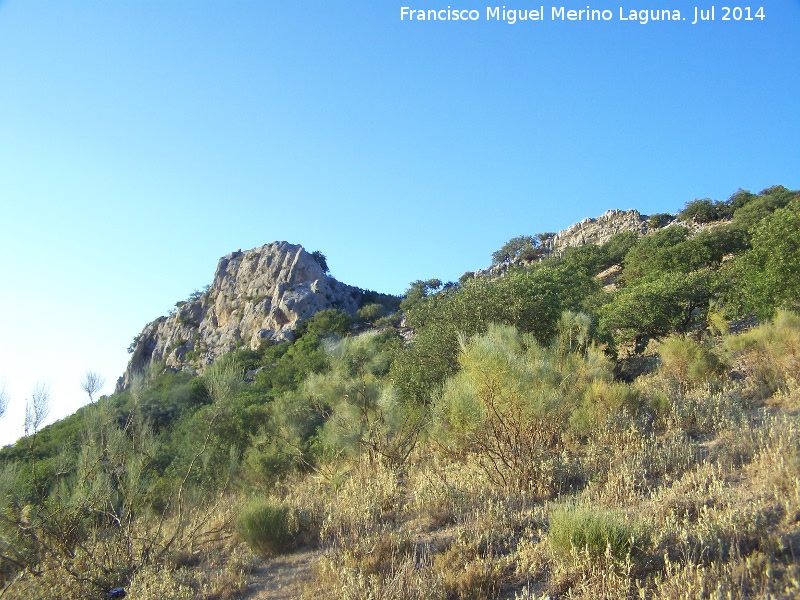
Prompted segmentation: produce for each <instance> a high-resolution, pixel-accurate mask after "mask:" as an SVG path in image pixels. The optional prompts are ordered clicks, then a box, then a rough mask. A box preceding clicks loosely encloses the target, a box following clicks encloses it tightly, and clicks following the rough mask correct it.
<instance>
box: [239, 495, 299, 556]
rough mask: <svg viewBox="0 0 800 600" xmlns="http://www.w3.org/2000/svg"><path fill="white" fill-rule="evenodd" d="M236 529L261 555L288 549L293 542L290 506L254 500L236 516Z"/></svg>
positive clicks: (269, 554) (254, 550)
mask: <svg viewBox="0 0 800 600" xmlns="http://www.w3.org/2000/svg"><path fill="white" fill-rule="evenodd" d="M236 531H237V532H238V533H239V535H240V536H242V539H243V540H244V541H245V542H246V543H247V545H248V546H249V547H250V548H251V549H252V550H253V552H255V553H257V554H258V555H260V556H263V557H267V556H271V555H274V554H278V553H280V552H284V551H286V550H287V549H288V548H289V547H290V545H291V542H292V539H293V536H292V532H291V531H290V530H289V508H288V507H287V506H284V505H280V504H274V503H272V502H269V501H267V500H254V501H252V502H250V503H249V504H248V505H246V506H245V507H244V508H243V509H242V512H240V513H239V516H238V517H237V518H236Z"/></svg>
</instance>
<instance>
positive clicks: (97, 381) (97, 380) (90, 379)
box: [81, 371, 106, 404]
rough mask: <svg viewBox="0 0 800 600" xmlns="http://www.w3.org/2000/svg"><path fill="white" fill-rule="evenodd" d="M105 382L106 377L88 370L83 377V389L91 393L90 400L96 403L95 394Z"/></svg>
mask: <svg viewBox="0 0 800 600" xmlns="http://www.w3.org/2000/svg"><path fill="white" fill-rule="evenodd" d="M105 382H106V379H105V377H103V376H102V375H100V374H99V373H95V372H94V371H86V374H85V375H84V376H83V379H81V389H82V390H83V391H84V392H86V393H87V394H88V395H89V402H91V403H92V404H94V395H95V394H96V393H97V392H99V391H100V390H101V389H102V387H103V384H105Z"/></svg>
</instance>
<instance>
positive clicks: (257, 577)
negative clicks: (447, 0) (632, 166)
mask: <svg viewBox="0 0 800 600" xmlns="http://www.w3.org/2000/svg"><path fill="white" fill-rule="evenodd" d="M487 258H488V257H487ZM492 262H493V266H492V267H491V268H489V269H487V270H485V271H484V272H482V273H481V272H478V273H466V274H465V276H464V277H462V278H461V279H460V281H459V282H457V283H456V282H450V283H444V284H443V282H441V281H439V280H435V279H433V280H427V281H423V280H419V281H415V282H413V283H412V284H411V285H410V287H409V289H408V291H407V293H406V295H405V297H404V298H403V299H402V301H401V300H400V299H397V298H393V297H390V296H385V295H381V294H377V293H374V292H365V291H362V290H357V289H356V288H352V287H350V286H347V285H345V284H342V283H340V282H337V281H335V280H333V279H332V278H329V277H327V275H325V270H326V269H325V265H324V256H322V255H321V254H319V253H316V254H309V253H307V252H305V250H303V249H302V248H301V247H300V246H294V245H291V244H287V243H285V242H276V243H274V244H268V245H266V246H263V247H261V248H257V249H254V250H251V251H247V252H236V253H232V254H230V255H227V256H226V257H223V258H222V259H221V260H220V263H219V266H218V267H217V270H216V274H215V276H214V280H213V282H212V283H211V285H210V286H209V288H208V290H206V291H204V292H198V293H197V294H195V295H194V297H193V298H190V299H189V300H187V301H186V302H183V303H178V305H177V306H176V310H175V312H174V313H173V314H172V315H169V316H167V317H163V318H162V319H159V320H157V321H155V322H154V323H151V324H149V325H148V326H147V327H145V329H144V330H143V332H142V334H141V335H140V336H138V337H137V339H136V341H135V343H134V344H133V345H132V350H133V356H132V360H131V365H129V368H128V371H127V372H126V375H125V376H124V378H123V379H122V380H121V383H120V387H119V389H118V391H117V392H116V393H115V394H113V395H112V396H109V397H103V398H101V399H98V400H96V401H95V402H92V403H90V404H88V405H86V406H84V407H83V408H82V409H80V410H79V411H78V412H77V413H76V414H75V415H72V416H71V417H69V418H67V419H65V420H63V421H60V422H58V423H55V424H53V425H50V426H48V427H41V416H42V415H43V414H46V407H47V403H48V401H49V398H47V396H46V395H44V394H40V395H36V396H34V397H33V398H32V402H31V404H30V406H29V421H28V434H29V435H27V437H25V438H23V439H22V440H20V441H19V442H17V444H15V445H14V446H13V447H7V448H4V449H3V450H2V451H0V461H1V462H2V463H3V471H2V476H1V477H0V498H2V499H3V500H2V502H3V504H2V512H0V561H2V570H0V576H1V577H2V583H3V585H4V586H5V588H4V592H3V593H4V594H5V596H6V597H8V598H14V599H17V598H20V599H21V598H25V599H27V600H36V599H39V598H42V599H44V598H50V597H53V596H57V597H63V598H98V599H99V598H102V597H103V596H104V594H105V593H106V592H107V591H108V590H110V589H111V588H114V587H116V586H125V587H126V589H127V590H128V592H129V595H130V597H135V598H140V599H142V600H150V599H153V600H155V599H156V598H159V599H160V598H165V597H168V598H177V599H184V598H185V599H189V598H201V599H204V600H211V599H217V598H228V599H233V598H259V599H265V598H281V597H286V595H285V594H286V593H289V592H287V590H290V591H291V592H290V593H291V595H292V596H293V597H301V598H343V597H347V598H367V597H372V598H407V599H412V598H413V599H431V600H433V599H441V598H447V599H479V598H509V599H512V598H513V599H517V598H519V599H520V600H522V599H528V598H546V597H550V598H553V599H555V598H609V599H610V598H653V599H656V598H658V599H661V598H666V599H675V600H678V599H679V598H686V597H720V598H728V597H730V598H754V599H764V600H766V599H767V598H795V597H797V596H798V594H800V583H799V582H800V571H798V568H797V564H796V558H795V557H796V556H797V555H798V553H800V527H799V526H798V524H799V523H800V483H799V482H800V420H798V419H800V416H799V415H798V412H799V411H800V387H798V381H800V378H798V372H800V362H798V357H800V316H799V315H798V310H799V309H800V301H799V300H798V299H800V193H798V192H797V191H792V190H788V189H786V188H783V187H781V186H776V187H773V188H769V189H767V190H764V191H762V192H760V193H758V194H753V193H750V192H746V191H743V190H739V191H737V192H736V193H734V194H733V195H732V196H731V197H730V198H729V199H727V200H725V201H719V202H714V201H711V200H695V201H693V202H689V203H687V204H686V206H685V207H684V209H683V210H681V211H679V212H678V213H677V214H675V215H670V214H666V213H665V214H660V215H650V216H643V215H640V214H639V213H638V212H636V211H626V212H623V211H609V212H607V213H605V214H604V215H602V216H601V217H598V218H595V219H587V220H584V221H583V222H581V223H579V224H576V225H573V226H572V227H570V228H568V229H567V230H565V231H562V232H560V233H559V234H552V233H539V234H536V233H531V234H529V235H528V234H526V235H522V236H518V237H516V238H512V239H511V240H510V241H509V242H508V243H507V244H506V245H505V246H503V247H502V248H500V249H498V251H497V252H495V253H494V255H493V256H492ZM401 324H402V328H401ZM401 332H402V333H408V332H413V335H406V336H401ZM409 340H410V341H409ZM293 552H298V554H296V555H292V556H288V555H290V554H291V553H293ZM282 557H284V558H282ZM282 585H284V587H283V588H282V587H281V586H282Z"/></svg>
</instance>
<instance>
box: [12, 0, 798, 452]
mask: <svg viewBox="0 0 800 600" xmlns="http://www.w3.org/2000/svg"><path fill="white" fill-rule="evenodd" d="M541 5H542V4H541V3H540V4H539V5H533V4H531V5H527V4H519V5H515V6H512V5H511V4H509V5H507V8H538V6H541ZM401 6H409V7H411V8H415V9H420V8H421V9H446V8H447V7H448V6H452V8H465V9H476V10H478V11H480V19H479V20H478V21H474V22H453V21H450V22H448V21H437V22H417V21H414V22H409V21H407V20H404V21H401V20H400V8H401ZM490 6H494V5H490ZM500 6H502V5H500ZM543 6H544V8H545V17H546V18H545V20H544V21H536V22H532V21H528V22H517V23H515V24H513V25H510V24H508V23H505V22H502V21H493V20H492V21H489V20H487V19H486V7H487V4H485V3H484V4H480V3H476V2H464V3H462V4H454V3H453V2H451V3H450V4H449V5H448V4H446V3H436V2H426V3H420V4H412V3H409V2H407V1H406V0H403V1H401V2H386V1H383V0H380V1H370V2H367V1H364V2H361V1H351V2H341V1H340V2H331V1H329V2H315V1H307V2H282V3H276V2H268V1H259V2H246V1H236V2H233V1H230V2H213V1H198V2H186V1H179V0H161V1H132V0H127V1H126V0H117V1H114V2H108V1H99V0H98V1H85V0H72V1H70V2H53V1H47V2H40V1H37V0H25V1H22V0H6V1H5V2H0V223H1V224H2V226H3V229H2V235H0V255H2V257H3V277H2V281H3V283H2V288H0V315H2V318H0V378H2V379H4V380H5V383H6V388H7V390H8V391H9V393H10V396H11V407H10V409H9V412H8V414H7V415H6V417H5V418H4V419H3V420H2V422H0V442H7V441H10V440H13V439H14V438H15V437H16V436H17V435H19V428H20V426H21V423H22V415H23V412H24V403H25V399H26V398H27V397H29V395H30V393H31V391H32V389H33V387H34V386H35V385H36V384H37V383H38V382H41V383H45V384H48V385H49V386H50V392H51V397H52V402H53V410H52V416H53V418H57V417H63V416H65V415H67V414H70V413H71V412H73V411H74V410H75V409H76V408H78V407H79V406H80V405H81V404H83V403H84V402H85V397H84V396H83V395H82V394H83V393H82V392H81V390H80V388H79V384H78V382H79V380H80V378H81V375H82V374H83V373H84V372H85V371H86V369H94V370H96V371H99V372H100V373H102V374H103V375H104V376H105V377H106V379H107V384H106V387H105V388H104V391H105V392H110V391H111V390H112V386H113V382H114V381H115V379H116V378H117V377H118V376H119V375H120V374H121V373H122V371H123V370H124V367H125V364H126V361H127V353H126V351H125V349H126V348H127V346H128V344H129V343H130V341H131V339H132V338H133V336H134V335H135V334H136V333H138V332H139V331H140V330H141V328H142V327H143V326H144V325H145V324H146V323H147V322H148V321H150V320H152V319H154V318H156V317H158V316H159V315H161V314H165V313H166V312H167V311H168V310H169V309H170V308H171V307H172V306H173V305H174V303H175V302H176V301H177V300H181V299H184V298H186V297H187V296H188V295H189V294H190V293H191V292H192V291H193V290H195V289H198V288H202V287H203V286H204V285H206V284H208V283H210V282H211V279H212V276H213V273H214V268H215V266H216V261H217V259H218V258H219V257H220V256H222V255H224V254H226V253H228V252H230V251H232V250H237V249H240V248H241V249H247V248H251V247H255V246H260V245H262V244H265V243H267V242H270V241H273V240H287V241H290V242H293V243H301V244H303V245H304V246H305V247H306V248H307V249H308V250H321V251H322V252H323V253H324V254H326V255H327V257H328V264H329V265H330V267H331V271H332V274H333V275H334V276H335V277H337V278H339V279H340V280H342V281H344V282H346V283H349V284H352V285H357V286H360V287H364V288H370V289H376V290H379V291H383V292H391V293H402V292H403V291H404V290H405V288H406V287H407V286H408V284H409V282H411V281H413V280H416V279H427V278H430V277H438V278H440V279H443V280H452V279H457V278H458V277H459V276H460V275H461V274H462V273H464V272H465V271H467V270H475V269H478V268H481V267H484V266H487V265H488V263H489V262H490V255H491V252H492V251H494V250H496V249H497V248H499V247H500V246H501V245H502V244H503V243H504V242H506V241H507V240H508V239H509V238H511V237H513V236H516V235H520V234H534V233H537V232H543V231H558V230H559V229H562V228H565V227H567V226H569V225H570V224H571V223H573V222H574V221H578V220H580V219H582V218H584V217H590V216H597V215H599V214H601V213H602V212H604V211H605V210H607V209H610V208H621V209H627V208H637V209H638V210H640V211H642V212H643V213H652V212H664V211H669V212H674V211H676V210H679V209H680V208H682V207H683V205H684V204H685V203H686V202H687V201H690V200H693V199H694V198H698V197H699V198H702V197H711V198H714V199H720V200H724V199H726V198H727V197H728V196H729V195H730V194H732V193H733V192H734V191H736V189H737V188H739V187H742V188H745V189H750V190H751V191H755V192H757V191H760V190H761V189H763V188H766V187H768V186H771V185H774V184H783V185H786V186H787V187H790V188H792V189H798V188H800V169H799V167H800V149H798V143H797V140H798V139H800V77H798V73H800V46H799V45H798V44H797V33H798V31H800V2H798V0H780V1H776V0H769V2H767V3H765V4H763V5H762V4H759V5H758V6H756V5H753V6H752V13H753V14H755V11H756V10H757V9H758V7H760V6H763V13H764V16H765V18H764V19H763V20H760V19H756V20H754V21H734V20H731V21H722V20H721V18H722V16H723V15H722V10H721V7H722V5H721V4H719V5H716V6H715V16H716V19H715V21H713V22H704V23H699V24H697V25H691V24H690V23H691V21H692V20H693V19H694V7H695V4H692V3H688V2H683V1H674V2H665V3H663V4H658V6H656V5H655V4H653V3H651V2H642V3H640V4H633V5H622V8H623V11H624V13H625V14H627V13H628V11H629V9H631V8H633V9H649V8H651V7H655V8H660V9H664V8H666V9H670V10H679V11H681V14H682V16H684V17H686V20H685V21H663V22H650V23H648V24H646V25H641V24H639V23H636V22H631V21H620V20H619V11H620V5H619V4H614V5H612V4H590V5H589V6H591V7H592V8H596V9H609V10H611V11H612V13H613V19H612V20H610V21H607V22H606V21H574V22H569V21H563V22H562V21H560V20H559V21H553V20H551V19H550V15H551V8H552V7H553V6H565V7H566V8H567V9H570V8H575V9H578V8H585V7H586V6H587V5H586V4H582V3H551V4H544V5H543ZM699 6H700V7H701V8H708V7H709V6H711V5H710V4H703V5H699Z"/></svg>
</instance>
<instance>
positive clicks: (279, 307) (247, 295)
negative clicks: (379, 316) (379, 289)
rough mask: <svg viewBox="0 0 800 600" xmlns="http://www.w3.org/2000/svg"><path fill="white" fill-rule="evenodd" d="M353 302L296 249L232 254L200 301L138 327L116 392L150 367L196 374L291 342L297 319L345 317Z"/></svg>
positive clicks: (350, 290) (349, 292)
mask: <svg viewBox="0 0 800 600" xmlns="http://www.w3.org/2000/svg"><path fill="white" fill-rule="evenodd" d="M361 295H362V291H361V290H360V289H358V288H355V287H352V286H349V285H345V284H343V283H340V282H339V281H337V280H336V279H334V278H332V277H329V276H327V275H326V274H325V272H324V271H323V268H322V266H321V265H320V263H318V262H317V260H315V258H314V257H313V256H312V255H311V254H309V253H308V252H306V251H305V250H304V249H303V247H302V246H299V245H295V244H289V243H288V242H273V243H271V244H266V245H264V246H261V247H260V248H253V249H252V250H247V251H245V252H241V251H237V252H232V253H230V254H227V255H226V256H223V257H222V258H221V259H220V261H219V264H218V265H217V270H216V273H215V274H214V281H213V283H212V284H211V286H210V287H209V288H208V290H207V291H206V292H205V293H203V294H196V295H194V296H193V297H192V298H191V299H189V300H187V301H186V302H179V303H178V304H177V305H176V310H175V311H174V312H173V313H172V314H170V315H169V316H167V317H159V318H158V319H156V320H155V321H153V322H152V323H149V324H148V325H147V326H145V328H144V329H143V330H142V332H141V333H140V334H139V335H138V336H137V337H136V339H135V340H134V343H133V345H132V350H133V352H132V356H131V360H130V362H129V363H128V368H127V369H126V370H125V374H124V375H123V376H122V377H120V379H119V380H118V382H117V391H121V390H123V389H125V388H127V387H128V386H129V385H130V382H131V379H132V377H133V375H134V374H135V373H137V372H139V371H141V370H142V369H143V368H144V367H145V366H146V365H147V363H148V362H151V361H153V362H160V361H164V362H165V363H166V365H167V366H168V367H173V368H183V367H186V368H193V369H200V370H201V369H202V368H203V367H205V366H208V365H210V364H211V363H213V362H214V361H215V360H216V359H217V358H219V357H220V356H222V355H223V354H225V353H227V352H230V351H231V350H233V349H235V348H238V347H242V346H244V345H248V346H249V347H251V348H253V349H255V348H257V347H258V346H259V344H261V342H262V340H271V341H282V340H291V339H293V333H292V332H293V330H294V328H295V326H296V325H297V324H298V323H299V322H300V321H302V320H303V319H307V318H309V317H311V316H312V315H314V314H315V313H316V312H318V311H320V310H324V309H327V308H338V309H341V310H344V311H346V312H348V313H353V312H355V310H356V309H357V308H358V306H359V302H360V299H361Z"/></svg>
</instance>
